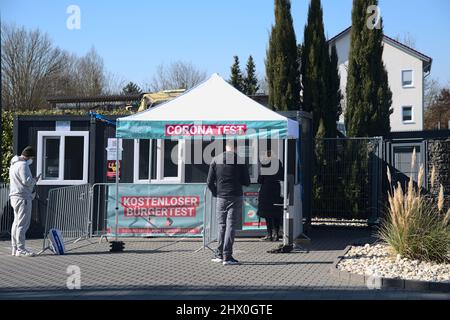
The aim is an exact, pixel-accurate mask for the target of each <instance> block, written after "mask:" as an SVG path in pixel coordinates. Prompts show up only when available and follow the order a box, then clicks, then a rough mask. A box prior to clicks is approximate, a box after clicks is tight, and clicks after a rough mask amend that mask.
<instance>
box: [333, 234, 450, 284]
mask: <svg viewBox="0 0 450 320" xmlns="http://www.w3.org/2000/svg"><path fill="white" fill-rule="evenodd" d="M338 268H339V270H342V271H347V272H351V273H356V274H360V275H367V276H375V277H382V278H392V279H404V280H416V281H429V282H443V283H450V264H449V263H446V264H438V263H433V262H425V261H422V262H421V261H418V260H410V259H406V258H403V257H401V256H400V255H395V254H392V253H391V252H390V251H389V247H388V246H387V245H386V244H380V243H379V244H374V245H369V244H366V245H365V246H360V247H352V248H351V249H350V250H349V251H348V252H347V254H346V255H345V256H344V258H343V259H342V260H341V261H340V262H339V264H338Z"/></svg>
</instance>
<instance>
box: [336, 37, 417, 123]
mask: <svg viewBox="0 0 450 320" xmlns="http://www.w3.org/2000/svg"><path fill="white" fill-rule="evenodd" d="M350 34H351V33H350V32H347V33H345V34H344V35H342V36H341V37H340V38H338V39H337V40H336V42H335V45H336V51H337V54H338V63H339V73H340V76H341V91H342V94H343V95H344V97H345V87H346V85H347V68H348V56H349V52H350V37H351V35H350ZM383 61H384V63H385V65H386V70H387V72H388V81H389V86H390V88H391V91H392V106H391V108H392V109H393V113H392V114H391V131H393V132H395V131H421V130H423V100H424V98H423V61H422V60H420V59H418V58H416V57H414V56H412V55H410V54H408V53H406V52H405V51H403V50H401V49H398V48H396V47H394V46H393V45H391V44H389V43H387V42H386V41H385V42H384V51H383ZM402 70H413V86H412V87H410V88H404V87H403V86H402ZM345 101H346V99H345V98H344V103H343V109H344V113H345V107H346V106H345ZM403 106H412V107H413V109H412V110H413V121H411V122H409V123H404V122H403V119H402V107H403ZM340 122H344V115H341V118H340Z"/></svg>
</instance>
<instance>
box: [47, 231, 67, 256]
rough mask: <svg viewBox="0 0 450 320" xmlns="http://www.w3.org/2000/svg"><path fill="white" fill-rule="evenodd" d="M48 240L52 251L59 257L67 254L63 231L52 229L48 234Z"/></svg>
mask: <svg viewBox="0 0 450 320" xmlns="http://www.w3.org/2000/svg"><path fill="white" fill-rule="evenodd" d="M48 238H49V239H50V245H51V247H52V251H53V252H54V253H55V254H57V255H63V254H64V252H65V248H64V240H63V237H62V235H61V231H60V230H58V229H50V231H49V232H48Z"/></svg>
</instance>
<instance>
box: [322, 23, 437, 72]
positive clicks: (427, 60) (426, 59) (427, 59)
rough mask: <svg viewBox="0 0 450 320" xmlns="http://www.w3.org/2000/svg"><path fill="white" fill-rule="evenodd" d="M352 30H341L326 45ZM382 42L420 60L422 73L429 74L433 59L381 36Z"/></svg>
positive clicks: (385, 36)
mask: <svg viewBox="0 0 450 320" xmlns="http://www.w3.org/2000/svg"><path fill="white" fill-rule="evenodd" d="M351 29H352V27H351V26H350V27H348V28H347V29H345V30H343V31H342V32H340V33H338V34H337V35H335V36H334V37H332V38H331V39H329V40H328V43H330V42H336V41H337V40H338V39H339V38H341V37H343V36H344V35H345V34H347V33H348V32H350V30H351ZM383 40H384V41H385V42H386V43H389V44H390V45H392V46H394V47H396V48H397V49H400V50H402V51H404V52H406V53H408V54H410V55H412V56H414V57H416V58H418V59H420V60H422V61H423V62H424V67H423V69H424V71H425V72H429V71H430V70H431V64H432V63H433V59H432V58H431V57H429V56H427V55H425V54H423V53H421V52H419V51H417V50H415V49H413V48H411V47H409V46H407V45H405V44H403V43H401V42H399V41H397V40H395V39H393V38H391V37H388V36H387V35H384V36H383Z"/></svg>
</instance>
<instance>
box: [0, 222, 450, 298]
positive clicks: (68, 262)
mask: <svg viewBox="0 0 450 320" xmlns="http://www.w3.org/2000/svg"><path fill="white" fill-rule="evenodd" d="M369 235H370V233H369V232H368V231H367V230H361V229H360V230H345V229H319V230H313V231H312V232H311V233H310V237H311V239H312V242H311V244H310V245H308V248H309V249H310V252H309V253H290V254H268V253H267V252H266V251H267V250H269V249H272V248H274V247H275V246H276V244H274V243H263V242H260V241H258V240H257V239H238V240H237V241H236V244H235V250H236V251H235V257H236V258H237V259H238V260H240V261H241V262H242V265H239V266H223V265H221V264H217V263H213V262H211V252H210V251H209V250H204V251H203V250H202V251H200V252H195V250H196V249H198V248H199V247H200V246H201V240H200V239H198V240H193V239H139V240H137V239H127V240H125V251H124V252H122V253H115V254H111V253H109V244H108V243H106V242H105V241H104V242H103V243H100V244H99V243H98V242H96V243H93V244H89V243H87V242H82V243H79V244H76V245H72V246H70V247H69V248H68V249H69V250H70V251H69V252H68V253H67V255H65V256H55V255H51V254H50V253H46V254H44V255H42V256H39V257H33V258H23V257H20V258H18V257H12V256H10V251H9V242H8V241H2V242H0V299H177V300H190V299H199V300H203V299H208V300H211V299H256V300H267V299H450V295H448V294H440V293H418V292H408V291H403V290H392V291H385V290H369V289H368V288H367V287H365V286H361V285H360V284H356V283H352V282H351V281H344V280H339V279H337V278H336V277H335V276H334V275H332V274H331V273H330V272H329V270H330V267H331V264H332V262H333V260H334V259H335V258H336V257H337V256H338V255H339V253H340V252H341V250H342V249H344V248H345V246H346V245H348V244H351V243H352V242H354V241H356V240H358V239H361V238H365V237H368V236H369ZM28 246H29V247H30V248H32V249H35V250H39V248H40V246H41V240H31V241H28ZM69 266H78V267H79V268H80V271H81V289H80V290H69V289H68V288H67V279H68V277H69V274H68V273H67V268H68V267H69Z"/></svg>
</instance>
